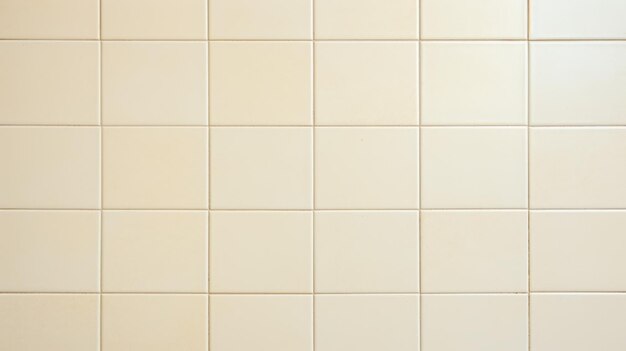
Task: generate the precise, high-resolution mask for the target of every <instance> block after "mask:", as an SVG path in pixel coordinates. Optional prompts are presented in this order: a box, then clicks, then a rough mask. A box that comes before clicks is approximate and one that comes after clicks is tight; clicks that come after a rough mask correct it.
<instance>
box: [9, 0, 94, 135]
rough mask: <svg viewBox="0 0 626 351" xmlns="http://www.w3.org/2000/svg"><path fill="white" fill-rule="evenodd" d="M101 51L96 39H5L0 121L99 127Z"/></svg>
mask: <svg viewBox="0 0 626 351" xmlns="http://www.w3.org/2000/svg"><path fill="white" fill-rule="evenodd" d="M10 2H13V1H10ZM38 2H39V1H38ZM3 4H4V1H3ZM3 4H0V14H2V13H5V12H4V11H3V10H2V6H3ZM1 16H2V15H0V17H1ZM1 23H3V20H2V19H0V26H2V24H1ZM98 50H99V49H98V43H96V42H78V41H74V42H69V41H65V42H60V41H48V42H41V41H3V42H0V77H2V84H0V124H82V125H97V124H98V123H99V118H100V112H99V110H100V105H99V104H100V102H99V99H100V98H99V95H100V87H99V86H100V81H99V78H98V75H99V73H98V71H99V60H100V59H99V55H100V54H99V51H98Z"/></svg>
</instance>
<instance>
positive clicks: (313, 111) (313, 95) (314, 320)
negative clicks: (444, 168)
mask: <svg viewBox="0 0 626 351" xmlns="http://www.w3.org/2000/svg"><path fill="white" fill-rule="evenodd" d="M315 9H316V7H315V0H311V17H310V18H311V39H312V42H311V114H312V116H311V117H312V121H311V122H312V123H311V126H312V145H311V148H312V150H311V155H312V164H311V172H312V186H311V191H312V201H313V204H312V205H313V210H312V217H311V219H312V227H311V230H312V233H311V241H312V245H311V259H312V266H311V274H312V275H313V286H312V289H313V295H312V296H313V300H312V302H311V308H312V314H311V318H312V324H311V328H312V330H311V332H312V334H313V335H312V345H311V346H312V349H313V351H315V350H316V348H317V342H316V339H317V314H316V309H317V305H316V303H317V301H316V300H317V297H316V290H317V286H316V280H317V279H316V275H317V271H316V269H315V256H316V255H317V250H316V236H315V232H316V230H317V226H316V223H315V222H316V221H317V216H316V214H317V208H316V207H317V201H316V187H315V185H316V183H317V178H316V176H315V173H316V168H315V166H316V151H315V142H316V140H315V139H316V137H317V133H316V130H317V118H316V109H315V104H316V93H315V90H316V86H317V85H316V69H315V68H316V64H317V60H316V58H317V57H316V51H315V50H316V46H317V44H316V34H315Z"/></svg>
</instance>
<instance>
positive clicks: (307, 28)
mask: <svg viewBox="0 0 626 351" xmlns="http://www.w3.org/2000/svg"><path fill="white" fill-rule="evenodd" d="M311 1H312V0H211V1H209V6H210V11H209V16H210V17H211V18H210V21H209V26H210V35H211V39H311V35H312V31H313V28H312V23H311V21H312V13H311V12H312V6H311Z"/></svg>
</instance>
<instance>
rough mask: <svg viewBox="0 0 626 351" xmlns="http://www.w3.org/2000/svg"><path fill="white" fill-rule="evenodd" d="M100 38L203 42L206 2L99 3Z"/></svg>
mask: <svg viewBox="0 0 626 351" xmlns="http://www.w3.org/2000/svg"><path fill="white" fill-rule="evenodd" d="M101 1H102V38H104V39H206V38H207V0H101Z"/></svg>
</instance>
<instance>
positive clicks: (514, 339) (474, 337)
mask: <svg viewBox="0 0 626 351" xmlns="http://www.w3.org/2000/svg"><path fill="white" fill-rule="evenodd" d="M527 300H528V297H527V296H526V295H424V296H422V348H423V349H424V350H442V351H443V350H445V351H448V350H466V351H501V350H507V351H526V350H528V304H527ZM557 349H559V350H560V348H557ZM555 350H556V349H555Z"/></svg>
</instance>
